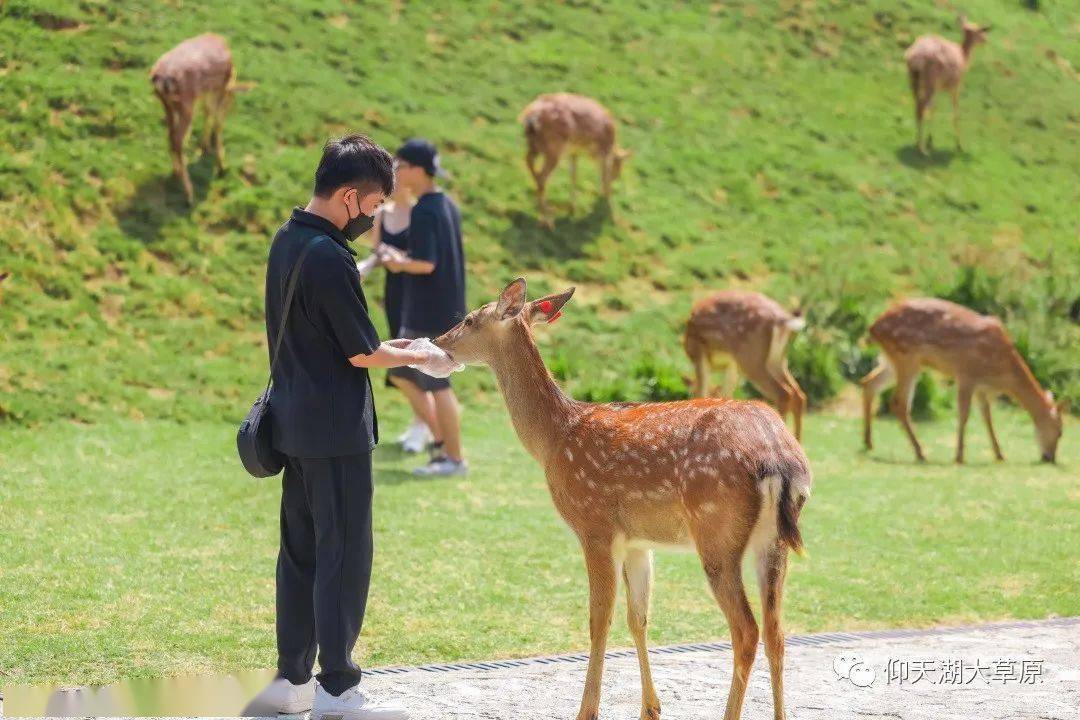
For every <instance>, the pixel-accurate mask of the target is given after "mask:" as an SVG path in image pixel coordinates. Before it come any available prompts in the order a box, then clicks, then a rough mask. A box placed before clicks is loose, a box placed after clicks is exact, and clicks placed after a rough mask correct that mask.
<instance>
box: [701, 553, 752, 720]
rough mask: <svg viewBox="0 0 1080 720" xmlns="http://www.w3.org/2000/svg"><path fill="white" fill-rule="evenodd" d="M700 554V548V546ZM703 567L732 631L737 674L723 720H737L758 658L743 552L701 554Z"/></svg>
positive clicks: (732, 645)
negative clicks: (745, 584) (745, 582)
mask: <svg viewBox="0 0 1080 720" xmlns="http://www.w3.org/2000/svg"><path fill="white" fill-rule="evenodd" d="M699 551H701V547H700V545H699ZM702 563H703V564H704V566H705V574H706V575H707V576H708V578H709V586H710V587H711V588H712V592H713V596H714V597H715V598H716V601H717V603H719V605H720V609H721V610H723V611H724V616H725V617H726V618H727V621H728V626H729V627H730V628H731V649H732V654H733V655H734V663H735V668H734V673H733V675H732V678H731V689H730V690H729V691H728V701H727V710H726V711H725V712H724V720H738V718H739V716H740V714H741V713H742V704H743V698H744V697H745V695H746V686H747V683H748V682H749V679H750V669H751V668H752V667H753V665H754V656H755V655H756V654H757V643H758V626H757V622H755V621H754V615H753V613H752V612H751V611H750V603H749V602H748V601H747V599H746V590H745V589H744V588H743V582H742V552H741V550H740V551H731V550H730V549H718V550H716V551H713V552H710V551H709V550H708V549H706V550H705V551H704V552H702Z"/></svg>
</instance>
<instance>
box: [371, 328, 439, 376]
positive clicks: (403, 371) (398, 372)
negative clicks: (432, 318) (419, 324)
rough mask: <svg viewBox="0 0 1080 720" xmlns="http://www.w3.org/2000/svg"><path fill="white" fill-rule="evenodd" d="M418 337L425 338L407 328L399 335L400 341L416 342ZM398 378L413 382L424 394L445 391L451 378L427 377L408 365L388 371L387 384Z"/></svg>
mask: <svg viewBox="0 0 1080 720" xmlns="http://www.w3.org/2000/svg"><path fill="white" fill-rule="evenodd" d="M418 337H423V335H421V334H420V333H416V332H413V331H411V330H408V329H406V328H402V329H401V332H399V333H398V338H399V339H405V340H415V339H416V338H418ZM392 377H396V378H401V379H402V380H407V381H409V382H411V383H412V384H413V385H415V386H416V387H418V388H420V389H421V390H423V391H424V392H434V391H436V390H445V389H446V388H448V387H450V378H436V377H431V376H430V375H425V374H424V373H422V372H420V371H419V370H417V369H415V368H411V367H409V366H408V365H402V366H401V367H396V368H390V369H389V370H387V371H386V382H387V384H391V383H390V378H392Z"/></svg>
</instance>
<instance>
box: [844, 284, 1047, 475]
mask: <svg viewBox="0 0 1080 720" xmlns="http://www.w3.org/2000/svg"><path fill="white" fill-rule="evenodd" d="M869 335H870V338H871V339H872V340H873V341H874V342H876V343H877V344H878V345H879V346H881V350H882V354H881V356H880V361H879V364H878V366H877V367H876V368H875V369H874V370H872V371H871V372H870V373H869V374H868V375H867V376H866V377H864V378H863V379H862V380H861V381H860V384H861V385H862V390H863V440H864V442H865V444H866V448H867V449H868V450H871V449H873V447H874V443H873V439H872V436H871V423H872V419H873V415H874V399H875V398H876V397H877V395H878V393H880V392H881V391H882V390H884V389H885V388H887V387H889V386H891V385H893V384H894V383H895V385H896V390H895V391H894V392H893V395H892V399H891V402H890V407H891V409H892V411H893V413H894V414H895V415H896V417H897V418H899V419H900V423H901V424H902V425H903V427H904V431H905V432H906V433H907V436H908V439H909V440H911V445H912V447H914V449H915V457H916V458H917V459H918V460H920V461H923V460H925V459H926V456H925V455H924V454H923V451H922V447H921V446H920V445H919V440H918V439H917V438H916V437H915V430H914V428H913V427H912V425H911V417H910V413H911V400H912V397H913V396H914V393H915V382H916V381H917V380H918V378H919V374H920V373H921V372H922V370H923V368H927V367H929V368H933V369H935V370H937V371H939V372H941V373H944V374H945V375H948V376H950V377H953V378H955V379H956V396H957V409H958V410H959V414H960V427H959V430H958V433H957V440H956V462H958V463H962V462H964V428H965V426H966V425H967V420H968V413H969V412H970V410H971V399H972V397H973V396H974V397H976V398H977V399H978V401H979V409H980V410H981V411H982V416H983V420H984V421H986V431H987V432H988V433H989V434H990V444H991V445H992V446H993V448H994V456H995V457H996V458H997V459H998V460H1004V456H1002V454H1001V446H1000V445H999V444H998V440H997V436H996V435H995V434H994V425H993V423H992V421H991V419H990V401H991V399H992V396H993V395H995V394H997V393H1005V394H1007V395H1010V396H1012V397H1013V398H1015V399H1016V401H1017V402H1018V403H1020V405H1021V406H1022V407H1023V408H1024V409H1025V410H1027V411H1028V413H1029V414H1030V415H1031V418H1032V420H1034V421H1035V434H1036V437H1037V438H1038V441H1039V448H1040V450H1041V452H1042V459H1043V460H1044V461H1046V462H1054V458H1055V455H1056V454H1057V445H1058V440H1059V439H1060V438H1061V428H1062V416H1063V415H1064V413H1065V409H1066V403H1064V402H1061V403H1057V404H1055V403H1054V397H1053V395H1052V394H1051V393H1049V392H1047V391H1045V390H1043V388H1042V387H1041V386H1040V385H1039V381H1038V380H1036V379H1035V376H1034V375H1032V374H1031V370H1030V369H1029V368H1028V366H1027V363H1025V362H1024V359H1023V358H1022V357H1020V353H1018V352H1017V351H1016V348H1015V347H1014V346H1013V343H1012V341H1011V340H1010V339H1009V336H1008V334H1007V333H1006V332H1005V328H1004V327H1003V326H1002V324H1001V321H1000V320H998V319H997V318H996V317H991V316H988V315H980V314H979V313H977V312H975V311H973V310H970V309H968V308H966V307H964V306H962V305H957V304H956V303H951V302H948V301H947V300H938V299H935V298H913V299H909V300H904V301H901V302H899V303H897V304H895V305H893V306H892V307H891V308H889V309H888V310H886V311H885V312H884V313H883V314H882V315H881V317H879V318H878V319H877V320H875V321H874V323H873V324H872V325H871V326H870V330H869Z"/></svg>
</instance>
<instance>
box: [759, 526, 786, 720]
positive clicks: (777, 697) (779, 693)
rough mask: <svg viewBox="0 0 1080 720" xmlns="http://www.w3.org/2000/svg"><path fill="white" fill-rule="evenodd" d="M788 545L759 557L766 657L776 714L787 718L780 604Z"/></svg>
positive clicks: (777, 718) (778, 719) (779, 718)
mask: <svg viewBox="0 0 1080 720" xmlns="http://www.w3.org/2000/svg"><path fill="white" fill-rule="evenodd" d="M787 554H788V551H787V547H786V546H785V545H784V544H783V543H780V542H773V543H772V544H771V545H770V546H769V547H768V548H766V549H765V550H764V551H762V552H761V553H759V555H758V558H757V579H758V587H759V588H760V589H761V612H762V623H761V625H762V631H763V633H764V635H765V657H767V658H768V659H769V679H770V681H771V682H772V692H773V717H774V719H775V720H784V718H785V715H784V629H783V627H782V626H781V624H780V603H781V599H782V597H783V593H784V576H785V575H786V574H787Z"/></svg>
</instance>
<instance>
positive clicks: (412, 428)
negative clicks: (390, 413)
mask: <svg viewBox="0 0 1080 720" xmlns="http://www.w3.org/2000/svg"><path fill="white" fill-rule="evenodd" d="M419 424H420V421H419V420H417V419H416V418H413V421H412V422H411V423H409V427H407V428H405V430H404V432H402V433H401V434H400V435H398V436H397V440H395V441H394V442H396V443H398V444H399V445H401V444H403V443H404V442H405V441H406V440H408V439H409V438H411V437H412V436H413V434H414V433H415V432H416V426H417V425H419Z"/></svg>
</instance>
